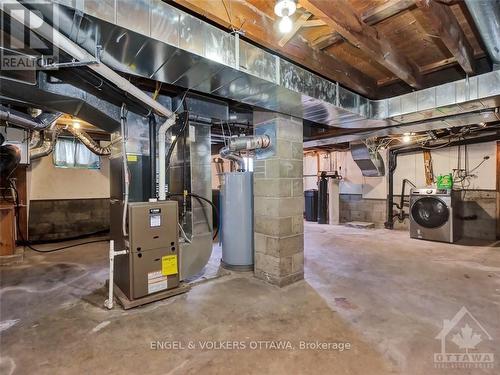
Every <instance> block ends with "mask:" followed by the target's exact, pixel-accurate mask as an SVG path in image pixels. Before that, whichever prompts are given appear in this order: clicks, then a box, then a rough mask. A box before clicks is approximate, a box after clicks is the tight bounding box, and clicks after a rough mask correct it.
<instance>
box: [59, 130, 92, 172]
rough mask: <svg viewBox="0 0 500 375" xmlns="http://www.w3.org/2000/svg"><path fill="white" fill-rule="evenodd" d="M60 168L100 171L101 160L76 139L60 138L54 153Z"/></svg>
mask: <svg viewBox="0 0 500 375" xmlns="http://www.w3.org/2000/svg"><path fill="white" fill-rule="evenodd" d="M53 162H54V165H55V166H56V167H58V168H81V169H100V168H101V160H100V158H99V156H98V155H96V154H94V153H93V152H91V151H90V150H89V149H88V148H87V147H85V145H84V144H83V143H82V142H80V141H79V140H78V139H76V138H66V137H59V138H58V139H57V142H56V145H55V147H54V152H53Z"/></svg>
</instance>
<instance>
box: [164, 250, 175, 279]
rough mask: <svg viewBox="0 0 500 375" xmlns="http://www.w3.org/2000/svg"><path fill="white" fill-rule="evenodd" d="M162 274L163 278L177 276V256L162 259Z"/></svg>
mask: <svg viewBox="0 0 500 375" xmlns="http://www.w3.org/2000/svg"><path fill="white" fill-rule="evenodd" d="M161 273H162V275H163V276H168V275H176V274H177V255H167V256H164V257H161Z"/></svg>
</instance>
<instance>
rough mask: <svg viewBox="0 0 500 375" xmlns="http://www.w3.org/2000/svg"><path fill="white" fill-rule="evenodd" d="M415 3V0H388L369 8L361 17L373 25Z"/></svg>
mask: <svg viewBox="0 0 500 375" xmlns="http://www.w3.org/2000/svg"><path fill="white" fill-rule="evenodd" d="M414 5H415V0H389V1H387V2H386V3H384V4H382V5H379V6H377V7H374V8H370V9H368V10H367V11H365V12H364V13H363V14H362V15H361V19H362V20H363V22H364V23H366V24H368V25H370V26H371V25H375V24H376V23H379V22H382V21H384V20H386V19H388V18H390V17H392V16H395V15H396V14H399V13H401V12H403V11H405V10H407V9H410V8H411V7H413V6H414Z"/></svg>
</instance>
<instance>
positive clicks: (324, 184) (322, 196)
mask: <svg viewBox="0 0 500 375" xmlns="http://www.w3.org/2000/svg"><path fill="white" fill-rule="evenodd" d="M327 212H328V179H327V178H326V173H325V172H321V178H320V180H319V188H318V224H328V217H327Z"/></svg>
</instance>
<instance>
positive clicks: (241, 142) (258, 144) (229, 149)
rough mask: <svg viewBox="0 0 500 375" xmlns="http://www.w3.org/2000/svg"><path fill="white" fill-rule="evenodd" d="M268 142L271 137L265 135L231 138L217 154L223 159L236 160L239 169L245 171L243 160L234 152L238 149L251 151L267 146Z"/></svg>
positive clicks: (269, 142)
mask: <svg viewBox="0 0 500 375" xmlns="http://www.w3.org/2000/svg"><path fill="white" fill-rule="evenodd" d="M270 144H271V139H270V138H269V136H267V135H256V136H247V137H238V138H231V140H230V141H229V144H228V145H227V146H224V147H223V148H222V149H221V150H220V152H219V155H220V157H221V158H223V159H228V160H231V161H234V162H236V163H237V164H238V170H239V171H245V161H244V160H243V158H242V157H241V156H239V155H237V154H236V153H237V152H239V151H251V150H257V149H262V148H267V147H269V145H270Z"/></svg>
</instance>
